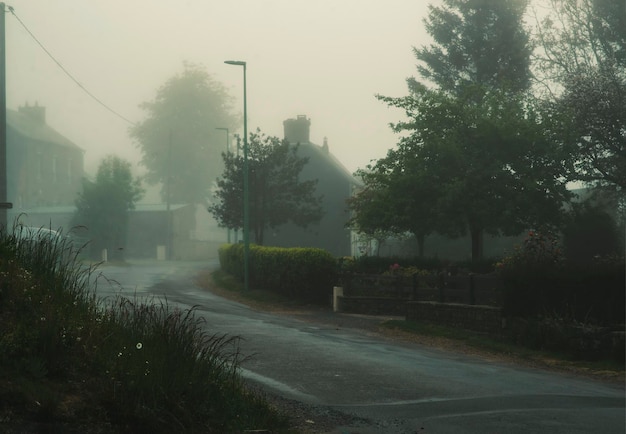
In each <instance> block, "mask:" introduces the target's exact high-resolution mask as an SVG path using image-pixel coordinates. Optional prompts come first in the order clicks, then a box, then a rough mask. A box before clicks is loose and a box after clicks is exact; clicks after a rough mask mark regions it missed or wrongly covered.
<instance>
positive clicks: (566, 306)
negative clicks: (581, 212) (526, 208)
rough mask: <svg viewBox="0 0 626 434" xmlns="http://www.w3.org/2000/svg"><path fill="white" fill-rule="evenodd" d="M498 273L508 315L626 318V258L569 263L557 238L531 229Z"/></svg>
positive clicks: (620, 320)
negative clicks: (625, 293) (625, 306)
mask: <svg viewBox="0 0 626 434" xmlns="http://www.w3.org/2000/svg"><path fill="white" fill-rule="evenodd" d="M498 272H499V274H500V278H501V287H502V290H503V303H504V305H503V309H504V312H505V314H506V315H507V316H512V317H535V316H538V315H542V314H546V313H550V314H557V315H560V316H566V317H571V318H572V319H574V320H576V321H580V322H585V323H588V322H591V323H595V324H602V325H613V324H623V323H624V309H623V306H624V287H625V282H624V276H625V270H624V260H623V258H605V259H602V260H598V261H592V262H587V263H568V262H565V261H564V260H563V257H562V251H561V249H560V247H559V244H558V242H557V240H556V238H554V237H552V236H549V235H547V234H541V233H536V232H531V233H529V236H528V238H527V239H526V240H525V241H524V243H523V245H522V246H520V247H519V248H517V249H516V250H515V251H514V252H513V253H512V254H511V255H510V256H508V257H506V258H504V259H503V260H502V262H500V263H499V264H498Z"/></svg>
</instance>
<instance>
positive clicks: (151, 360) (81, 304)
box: [0, 230, 288, 434]
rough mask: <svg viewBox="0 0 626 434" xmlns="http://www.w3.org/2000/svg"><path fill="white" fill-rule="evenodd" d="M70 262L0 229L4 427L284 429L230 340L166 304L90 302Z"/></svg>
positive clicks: (49, 244)
mask: <svg viewBox="0 0 626 434" xmlns="http://www.w3.org/2000/svg"><path fill="white" fill-rule="evenodd" d="M78 257H79V255H78V253H77V252H76V251H74V250H73V248H72V247H71V246H70V245H69V244H68V243H67V242H66V240H65V239H64V238H63V237H58V238H54V239H53V238H50V237H47V238H46V237H44V238H41V239H37V240H35V241H32V240H29V242H22V241H21V238H20V236H19V234H15V230H14V232H13V233H4V232H0V326H1V328H2V334H1V335H0V425H1V426H2V431H3V432H6V433H13V432H14V433H22V432H70V433H74V432H76V433H78V432H81V433H104V434H110V433H127V432H150V433H155V434H159V433H170V432H202V433H231V432H233V433H236V432H245V431H246V430H255V429H264V430H271V431H272V432H276V433H281V432H285V433H286V432H288V429H287V426H288V420H287V418H286V417H285V416H283V415H282V414H279V413H278V412H277V411H276V410H275V409H274V408H272V407H270V405H269V404H268V402H267V401H266V400H265V399H264V397H263V396H261V395H260V394H259V393H257V392H255V391H253V390H251V389H249V388H248V387H247V386H246V384H245V382H244V381H243V380H242V378H241V377H240V375H239V364H240V363H241V362H242V360H243V359H244V356H243V355H242V354H241V353H240V352H239V346H238V341H239V340H238V338H237V337H231V336H226V335H216V334H212V333H211V332H210V330H207V327H206V324H205V322H204V320H203V318H202V317H200V316H198V315H196V310H195V308H191V309H179V308H176V307H172V306H170V305H168V303H167V301H166V300H157V299H128V298H124V297H115V298H112V299H108V300H106V301H103V300H100V299H98V298H97V297H96V296H95V292H94V288H95V284H96V281H97V279H94V278H92V277H93V276H94V274H95V273H94V272H95V268H94V267H92V266H85V265H84V264H83V263H81V261H80V260H79V259H78Z"/></svg>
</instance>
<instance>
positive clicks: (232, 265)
mask: <svg viewBox="0 0 626 434" xmlns="http://www.w3.org/2000/svg"><path fill="white" fill-rule="evenodd" d="M219 259H220V266H221V267H222V269H223V270H224V271H226V272H228V273H230V274H232V275H234V276H238V277H239V278H241V279H243V245H242V244H233V245H224V246H222V247H220V250H219ZM249 260H250V264H249V273H250V276H249V277H250V285H251V286H252V287H254V288H258V289H265V290H269V291H276V292H278V293H281V294H284V295H288V296H290V297H292V298H293V299H296V300H304V301H312V302H316V303H326V302H328V297H329V296H330V295H331V294H332V287H333V285H335V284H336V283H337V277H338V276H337V262H336V259H335V258H334V257H333V256H332V255H331V254H330V253H328V252H327V251H325V250H322V249H316V248H300V247H297V248H282V247H262V246H257V245H252V246H250V258H249Z"/></svg>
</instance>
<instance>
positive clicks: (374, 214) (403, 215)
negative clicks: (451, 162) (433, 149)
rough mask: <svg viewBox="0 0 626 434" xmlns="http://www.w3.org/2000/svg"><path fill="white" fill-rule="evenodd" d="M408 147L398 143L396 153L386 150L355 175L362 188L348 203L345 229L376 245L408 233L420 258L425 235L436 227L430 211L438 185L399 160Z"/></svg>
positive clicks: (434, 214) (406, 142)
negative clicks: (375, 242) (355, 232)
mask: <svg viewBox="0 0 626 434" xmlns="http://www.w3.org/2000/svg"><path fill="white" fill-rule="evenodd" d="M408 146H409V141H408V140H405V141H401V144H400V150H397V151H396V150H390V151H389V154H388V155H387V157H386V158H384V159H381V160H379V161H378V162H377V164H376V165H375V166H374V167H372V166H369V167H368V168H367V169H366V170H360V171H358V172H357V175H358V176H359V177H360V178H361V179H362V180H363V187H362V188H361V190H360V191H359V192H357V193H356V194H355V195H354V196H353V197H352V198H350V199H349V200H348V207H349V209H350V210H351V211H352V217H351V219H350V221H349V225H350V226H351V227H352V228H354V229H355V230H356V231H357V232H359V233H362V234H365V235H367V236H369V237H370V238H373V239H376V240H377V241H378V243H379V245H380V244H381V243H382V241H383V240H384V239H385V238H387V237H389V236H392V235H394V236H401V235H403V234H405V233H407V232H408V233H411V234H413V235H414V236H415V239H416V240H417V243H418V252H419V255H420V256H423V254H424V240H425V237H426V235H428V234H429V233H431V232H432V231H433V230H434V228H435V227H438V222H437V221H436V220H437V218H436V212H435V210H434V206H435V198H436V195H437V191H438V184H437V183H436V180H435V179H433V178H428V177H426V176H424V172H422V171H419V170H415V167H408V166H411V165H414V164H416V163H419V162H418V161H416V160H414V159H413V160H407V159H404V158H402V157H401V155H403V154H402V152H403V151H406V149H407V147H408ZM407 165H408V166H407Z"/></svg>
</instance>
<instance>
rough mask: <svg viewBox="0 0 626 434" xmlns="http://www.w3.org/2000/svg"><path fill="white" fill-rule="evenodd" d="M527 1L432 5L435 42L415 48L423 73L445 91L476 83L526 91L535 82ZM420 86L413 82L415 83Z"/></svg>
mask: <svg viewBox="0 0 626 434" xmlns="http://www.w3.org/2000/svg"><path fill="white" fill-rule="evenodd" d="M527 3H528V2H527V1H526V0H487V1H485V0H444V1H443V5H442V6H432V5H430V6H429V15H428V18H427V19H425V20H424V25H425V27H426V30H427V31H428V33H429V34H430V35H431V36H432V38H433V43H432V44H431V45H429V46H422V47H421V48H414V49H413V51H414V53H415V57H416V58H417V59H418V60H419V61H420V62H421V63H420V65H419V66H418V72H419V73H420V75H421V76H422V77H423V78H424V79H425V80H427V81H428V82H431V83H434V84H436V85H437V87H438V88H440V89H441V90H443V91H445V92H451V93H456V94H462V93H463V91H464V89H465V88H467V87H468V86H474V85H476V84H481V85H485V86H486V87H488V88H503V87H507V88H509V89H510V90H511V91H513V92H519V91H523V90H525V89H527V88H528V86H529V84H530V60H529V59H530V53H531V46H530V44H529V36H528V34H527V32H526V30H525V29H524V26H523V21H522V17H523V15H524V12H525V10H526V6H527ZM412 83H413V84H415V81H414V80H410V82H409V84H410V85H411V84H412Z"/></svg>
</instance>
